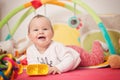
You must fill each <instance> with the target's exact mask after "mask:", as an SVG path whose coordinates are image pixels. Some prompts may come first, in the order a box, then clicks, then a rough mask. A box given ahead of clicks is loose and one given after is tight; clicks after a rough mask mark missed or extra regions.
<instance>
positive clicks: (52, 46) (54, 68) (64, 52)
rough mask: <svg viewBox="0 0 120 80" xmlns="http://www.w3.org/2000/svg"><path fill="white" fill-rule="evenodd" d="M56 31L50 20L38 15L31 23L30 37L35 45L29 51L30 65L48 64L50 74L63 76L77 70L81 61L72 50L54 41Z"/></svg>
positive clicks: (28, 59)
mask: <svg viewBox="0 0 120 80" xmlns="http://www.w3.org/2000/svg"><path fill="white" fill-rule="evenodd" d="M53 36H54V31H53V28H52V25H51V22H50V20H49V19H48V18H47V17H44V16H42V15H36V16H35V17H34V18H33V19H32V20H31V22H30V24H29V28H28V37H29V38H30V40H31V41H32V42H33V43H34V44H33V45H32V46H30V47H29V48H28V49H27V61H28V64H48V65H49V74H56V73H58V74H61V73H62V72H66V71H69V70H73V69H75V68H76V67H77V66H78V65H79V63H80V61H81V59H80V57H79V56H80V55H79V54H78V53H77V52H76V51H75V50H73V49H72V48H69V47H65V46H64V45H62V44H61V43H58V42H55V41H53V40H52V38H53Z"/></svg>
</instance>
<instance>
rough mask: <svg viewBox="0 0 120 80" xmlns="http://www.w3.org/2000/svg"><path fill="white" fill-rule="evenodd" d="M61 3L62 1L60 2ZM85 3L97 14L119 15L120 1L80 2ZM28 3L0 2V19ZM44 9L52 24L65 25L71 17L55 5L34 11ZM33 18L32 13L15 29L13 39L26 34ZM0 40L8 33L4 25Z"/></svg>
mask: <svg viewBox="0 0 120 80" xmlns="http://www.w3.org/2000/svg"><path fill="white" fill-rule="evenodd" d="M60 1H63V0H60ZM82 1H83V2H85V3H86V4H87V5H88V6H90V7H91V8H92V9H93V10H94V11H95V12H96V13H97V14H120V5H119V3H120V0H82ZM27 2H30V0H0V12H1V13H0V15H1V19H2V18H4V17H5V16H6V15H7V14H9V12H10V11H12V10H13V9H15V8H17V7H19V6H21V5H23V4H25V3H27ZM45 9H46V16H48V17H49V18H50V19H51V20H52V22H53V23H58V22H60V23H63V22H65V23H67V20H68V19H69V17H70V16H73V14H74V13H73V12H71V11H69V10H67V9H65V8H62V7H59V6H55V5H46V8H44V6H42V7H40V8H39V9H37V10H36V13H39V14H45ZM25 11H26V10H23V11H21V12H19V13H18V14H16V15H15V16H14V17H12V19H11V20H10V21H9V22H8V23H9V27H10V28H12V27H13V26H14V25H15V23H16V21H17V20H18V19H19V18H20V16H22V15H23V12H25ZM32 16H34V13H32V14H31V15H30V16H28V17H27V18H26V19H25V21H24V22H23V23H22V24H21V25H20V27H19V28H18V29H17V32H16V33H15V34H14V38H15V39H18V38H22V37H24V36H25V35H26V34H27V26H28V23H29V20H30V19H31V18H32ZM0 32H1V33H2V34H0V35H1V38H2V39H1V40H4V39H5V37H6V36H7V34H8V33H9V30H8V27H7V26H6V25H5V26H4V27H3V28H2V31H0Z"/></svg>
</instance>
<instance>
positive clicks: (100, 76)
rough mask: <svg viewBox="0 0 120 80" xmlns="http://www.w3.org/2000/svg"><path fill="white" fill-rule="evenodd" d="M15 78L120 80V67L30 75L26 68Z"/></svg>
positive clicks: (31, 79)
mask: <svg viewBox="0 0 120 80" xmlns="http://www.w3.org/2000/svg"><path fill="white" fill-rule="evenodd" d="M15 80H120V69H112V68H96V69H76V70H73V71H70V72H66V73H62V74H56V75H46V76H40V75H39V76H29V75H27V74H26V71H25V70H24V71H23V73H22V74H20V75H19V76H18V77H17V79H15Z"/></svg>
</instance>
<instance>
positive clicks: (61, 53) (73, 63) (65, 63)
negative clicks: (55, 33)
mask: <svg viewBox="0 0 120 80" xmlns="http://www.w3.org/2000/svg"><path fill="white" fill-rule="evenodd" d="M58 49H59V50H58ZM57 52H58V54H57V56H58V58H59V60H60V63H59V64H57V65H55V66H56V67H57V68H58V69H59V70H60V71H61V72H66V71H69V70H73V69H75V68H76V67H77V66H78V65H79V63H80V61H81V59H80V55H79V54H78V53H77V52H76V51H75V50H73V49H71V48H68V47H62V46H59V47H58V48H57Z"/></svg>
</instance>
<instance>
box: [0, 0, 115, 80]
mask: <svg viewBox="0 0 120 80" xmlns="http://www.w3.org/2000/svg"><path fill="white" fill-rule="evenodd" d="M66 1H69V2H73V3H75V4H78V5H79V6H81V7H82V8H84V9H85V10H86V11H87V12H88V13H89V14H90V15H91V16H92V18H93V19H94V20H95V22H96V23H97V25H98V27H99V28H100V30H101V32H102V35H103V36H104V39H105V41H106V43H107V45H108V48H109V51H110V53H111V54H116V51H115V48H114V46H113V44H112V41H111V39H110V37H109V34H108V32H107V30H106V28H105V26H104V24H103V22H102V21H101V19H100V18H99V17H98V16H97V14H96V13H95V12H94V11H93V10H92V9H91V8H90V7H89V6H87V5H86V4H85V3H83V2H82V1H81V0H66ZM44 4H53V5H57V6H61V7H64V8H66V9H69V10H71V11H74V8H73V7H71V6H70V5H68V4H67V3H64V2H62V1H61V0H32V1H31V2H28V3H25V4H23V5H21V6H19V7H17V8H16V9H14V10H13V11H12V12H10V13H9V14H8V15H7V16H6V17H5V18H3V19H2V20H1V21H0V29H1V28H2V27H3V26H4V25H5V24H6V23H7V22H8V21H9V20H10V19H11V18H12V17H13V16H14V15H15V14H17V13H18V12H20V11H22V10H24V9H26V8H29V7H31V8H30V9H28V10H27V11H26V12H25V13H24V14H23V16H22V17H21V18H20V19H19V20H18V22H17V23H16V24H15V26H13V28H12V29H11V30H10V33H9V34H8V36H7V37H6V39H5V40H9V39H11V38H12V36H13V35H14V33H15V32H16V30H17V29H18V27H19V25H20V24H21V23H22V22H23V21H24V19H25V18H26V17H27V16H28V15H29V14H30V13H32V12H33V11H34V10H36V9H38V8H39V7H41V6H42V5H44ZM76 13H80V11H79V10H76ZM73 19H75V21H77V22H76V24H75V25H74V24H72V25H71V23H69V24H70V25H71V26H72V27H75V28H78V29H79V28H80V27H79V25H81V23H80V20H79V19H78V18H76V17H72V18H71V19H70V22H71V21H73V22H74V20H73ZM26 45H27V44H25V46H26ZM23 47H24V46H22V48H23ZM20 48H21V47H20ZM24 49H25V48H24ZM18 50H19V49H18ZM20 50H21V51H24V50H23V49H20ZM18 53H19V51H18ZM20 53H21V52H20ZM8 58H9V57H8ZM8 58H4V59H3V61H6V60H7V61H8V66H9V67H8V68H7V67H5V68H1V70H6V69H9V70H11V69H12V67H13V65H16V66H17V64H15V62H14V60H12V59H8ZM1 61H2V60H1ZM3 61H2V62H1V63H0V64H2V63H4V62H3ZM4 66H6V65H5V64H4ZM38 66H39V67H41V70H45V72H44V71H41V72H37V70H38ZM17 67H18V66H17ZM34 67H37V68H35V71H36V72H33V71H31V70H32V69H31V68H33V69H34ZM14 69H16V67H15V68H13V73H15V71H14ZM9 70H7V71H6V73H7V74H6V75H4V74H5V73H3V71H1V72H0V75H1V79H5V80H7V79H8V78H13V77H14V74H13V77H8V78H6V76H8V72H10V71H9ZM38 71H39V70H38ZM27 73H28V75H46V74H47V73H48V67H47V66H46V65H29V66H28V67H27Z"/></svg>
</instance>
